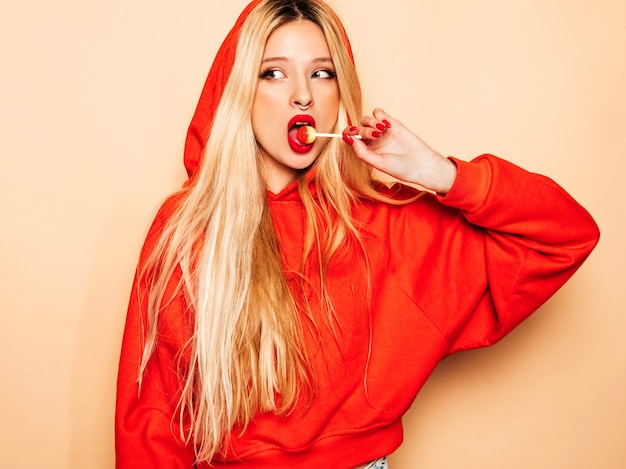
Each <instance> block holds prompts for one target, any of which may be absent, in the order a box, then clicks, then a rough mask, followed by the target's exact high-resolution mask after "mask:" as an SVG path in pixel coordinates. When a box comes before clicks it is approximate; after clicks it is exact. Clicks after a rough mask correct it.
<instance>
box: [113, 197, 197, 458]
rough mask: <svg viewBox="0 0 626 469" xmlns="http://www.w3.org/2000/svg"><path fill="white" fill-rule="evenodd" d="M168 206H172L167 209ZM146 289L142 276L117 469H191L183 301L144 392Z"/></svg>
mask: <svg viewBox="0 0 626 469" xmlns="http://www.w3.org/2000/svg"><path fill="white" fill-rule="evenodd" d="M166 206H167V203H166V205H165V206H164V207H166ZM167 211H168V210H167V208H165V209H164V208H162V209H161V211H160V212H159V213H158V214H157V217H156V218H155V221H154V222H153V224H152V227H151V228H150V230H149V233H148V236H147V238H146V241H145V244H144V247H143V250H142V254H141V257H140V261H139V266H138V268H137V272H140V269H141V267H142V266H143V263H144V262H145V260H146V258H147V256H148V255H149V253H150V251H151V250H152V248H153V246H154V243H155V242H156V239H157V238H158V235H159V234H160V232H161V230H162V227H163V224H164V220H165V219H166V216H165V213H166V212H167ZM145 296H146V289H145V286H143V285H142V283H141V281H140V280H139V275H138V274H136V276H135V281H134V285H133V289H132V293H131V298H130V303H129V307H128V313H127V317H126V325H125V330H124V335H123V339H122V350H121V356H120V363H119V371H118V380H117V402H116V413H115V450H116V467H117V468H120V469H122V468H123V469H130V468H141V469H145V468H153V467H154V468H156V467H167V468H191V467H193V465H194V459H195V455H194V451H193V448H192V447H191V446H190V445H188V446H186V447H185V446H184V445H183V444H182V443H181V439H180V426H179V424H178V419H177V418H176V417H175V415H176V406H177V403H178V399H179V396H180V393H179V390H180V384H179V383H180V380H179V377H178V373H177V372H176V369H177V363H178V353H179V350H180V347H181V344H182V343H184V342H183V341H184V338H183V337H182V334H183V333H184V332H186V331H187V330H188V329H187V327H185V325H184V324H183V322H184V316H183V314H182V313H183V312H184V305H183V304H182V299H177V298H174V299H173V300H172V301H171V302H170V303H169V305H168V308H167V311H166V312H165V313H163V314H164V315H165V316H164V318H162V319H163V320H160V321H159V322H160V325H159V333H158V346H157V347H156V349H155V352H154V355H153V356H152V357H151V359H150V361H149V364H148V367H147V369H146V371H145V374H144V377H143V382H142V386H141V390H140V389H139V386H138V374H139V366H140V363H141V356H142V352H143V346H144V337H145V324H146V308H145V302H144V301H142V298H144V297H145Z"/></svg>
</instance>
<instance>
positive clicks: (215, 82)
mask: <svg viewBox="0 0 626 469" xmlns="http://www.w3.org/2000/svg"><path fill="white" fill-rule="evenodd" d="M263 1H265V0H253V1H252V2H251V3H249V4H248V6H246V8H245V9H244V10H243V11H242V12H241V14H240V15H239V18H237V21H236V22H235V25H234V26H233V28H232V29H231V30H230V32H229V33H228V35H227V36H226V39H224V42H223V43H222V45H221V47H220V48H219V50H218V52H217V54H216V55H215V59H214V61H213V65H212V66H211V69H210V70H209V75H208V76H207V79H206V81H205V83H204V88H203V89H202V93H201V94H200V100H199V102H198V105H197V107H196V111H195V113H194V115H193V118H192V119H191V124H190V125H189V129H188V131H187V139H186V141H185V153H184V163H185V169H186V170H187V175H188V176H189V178H192V177H193V176H194V175H195V174H196V172H197V171H198V168H199V166H200V162H201V160H202V157H203V154H204V148H205V146H206V142H207V140H208V139H209V136H210V135H211V127H212V124H213V118H214V116H215V111H216V110H217V107H218V105H219V103H220V100H221V98H222V94H223V92H224V88H225V86H226V82H227V81H228V78H229V76H230V72H231V70H232V68H233V63H234V61H235V52H236V49H237V39H238V37H239V31H240V30H241V27H242V25H243V24H244V22H245V21H246V19H247V18H248V15H249V14H250V12H251V11H252V10H253V9H254V8H255V7H256V6H257V5H258V4H260V3H262V2H263ZM296 1H297V0H296ZM316 1H318V2H320V3H323V2H321V0H316ZM336 19H337V23H338V24H339V26H340V27H341V30H342V33H343V38H344V41H345V44H346V47H347V49H348V53H349V54H350V57H351V58H352V61H353V62H354V57H353V55H352V49H351V47H350V41H349V39H348V36H347V35H346V32H345V29H344V27H343V25H342V24H341V22H340V21H339V19H338V18H336Z"/></svg>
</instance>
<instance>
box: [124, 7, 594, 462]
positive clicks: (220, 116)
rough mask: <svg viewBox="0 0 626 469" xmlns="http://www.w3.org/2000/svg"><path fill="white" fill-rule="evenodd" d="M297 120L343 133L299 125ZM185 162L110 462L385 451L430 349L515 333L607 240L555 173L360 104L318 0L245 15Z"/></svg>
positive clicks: (309, 457)
mask: <svg viewBox="0 0 626 469" xmlns="http://www.w3.org/2000/svg"><path fill="white" fill-rule="evenodd" d="M305 125H306V126H309V130H311V129H310V128H314V129H315V130H316V131H317V132H338V131H341V130H343V139H340V138H330V137H318V138H317V139H315V140H314V141H312V142H311V141H309V140H308V139H306V138H305V137H303V135H302V133H301V132H299V129H300V128H301V127H303V126H305ZM185 164H186V167H187V170H188V173H189V176H190V179H189V181H188V183H187V184H186V185H185V187H184V188H183V189H182V190H181V191H180V192H178V193H176V194H174V195H173V196H171V197H170V198H169V199H167V201H166V202H165V203H164V204H163V206H162V207H161V209H160V211H159V213H158V215H157V216H156V219H155V221H154V223H153V225H152V227H151V229H150V232H149V234H148V237H147V240H146V243H145V246H144V249H143V251H142V254H141V258H140V261H139V266H138V269H137V276H136V281H135V285H134V288H133V293H132V297H131V301H130V306H129V311H128V317H127V323H126V330H125V334H124V339H123V346H122V354H121V360H120V369H119V379H118V400H117V413H116V449H117V464H118V467H124V468H126V467H141V468H146V467H167V468H170V467H193V466H194V465H196V466H197V467H207V466H226V465H227V466H228V467H233V468H235V467H248V468H267V467H273V468H294V467H340V468H354V467H384V464H385V461H384V457H385V456H386V455H388V454H389V453H391V452H393V451H394V450H395V449H396V448H397V447H398V446H399V445H400V443H401V440H402V427H401V417H402V415H403V414H404V413H405V411H406V410H407V409H408V408H409V406H410V404H411V402H412V401H413V399H414V397H415V395H416V393H417V392H418V391H419V389H420V388H421V386H422V385H423V384H424V382H425V380H426V379H427V377H428V376H429V374H430V373H431V371H432V370H433V369H434V367H435V366H436V365H437V363H438V362H439V361H441V360H442V359H443V358H444V357H446V356H448V355H450V354H452V353H455V352H457V351H460V350H466V349H470V348H476V347H482V346H487V345H490V344H493V343H494V342H496V341H498V340H499V339H501V338H502V337H503V336H505V335H506V334H507V333H508V332H509V331H511V329H513V328H514V327H515V326H516V325H517V324H519V323H520V322H521V321H522V320H523V319H524V318H526V317H527V316H528V315H529V314H531V313H532V312H533V311H535V310H536V309H537V308H538V307H539V306H540V305H541V304H542V303H543V302H544V301H546V300H547V299H548V298H549V297H550V296H551V295H552V294H554V292H556V291H557V290H558V289H559V288H560V287H561V285H563V283H564V282H565V281H567V279H568V278H569V277H570V276H571V275H572V274H573V273H574V272H575V271H576V269H577V268H578V267H579V266H580V265H581V263H582V262H583V261H584V259H585V258H586V257H587V256H588V254H589V253H590V252H591V250H592V249H593V247H594V246H595V244H596V242H597V239H598V230H597V227H596V225H595V223H594V222H593V220H592V218H591V217H590V216H589V214H588V213H587V212H586V211H585V210H584V209H583V208H582V207H580V206H579V205H578V204H577V203H576V202H575V201H574V200H573V199H572V198H571V197H570V196H569V195H568V194H567V193H565V192H564V191H563V189H561V188H560V187H559V186H558V185H557V184H555V183H554V182H553V181H551V180H550V179H548V178H545V177H543V176H539V175H536V174H531V173H528V172H526V171H524V170H522V169H520V168H518V167H516V166H514V165H512V164H510V163H508V162H506V161H504V160H502V159H499V158H497V157H495V156H491V155H482V156H480V157H478V158H476V159H474V160H473V161H471V162H465V161H461V160H459V159H455V158H445V157H443V156H441V155H440V154H438V153H437V152H435V151H434V150H432V149H431V148H429V147H428V146H427V145H426V144H424V143H423V142H422V141H421V140H420V139H419V138H418V137H417V136H416V135H415V134H413V133H412V132H411V131H409V130H408V129H407V128H406V127H405V126H404V125H403V124H402V123H401V122H399V121H397V120H396V119H394V118H393V117H392V116H391V115H389V114H387V113H386V112H384V111H382V110H380V109H378V110H375V111H374V113H373V114H372V115H369V116H363V115H362V111H361V95H360V88H359V83H358V79H357V75H356V72H355V68H354V65H353V62H352V56H351V49H350V45H349V43H348V40H347V38H346V36H345V32H344V30H343V28H342V26H341V24H340V22H339V20H338V19H337V18H336V16H335V14H334V13H333V12H332V11H331V10H330V9H329V7H328V6H327V5H326V4H324V3H323V2H321V1H318V0H256V1H254V2H252V3H251V4H250V5H249V6H248V7H247V8H246V9H245V10H244V12H243V13H242V15H241V17H240V18H239V19H238V21H237V23H236V25H235V27H234V28H233V30H232V31H231V32H230V34H229V35H228V37H227V38H226V40H225V42H224V44H223V46H222V48H221V49H220V51H219V52H218V55H217V57H216V60H215V63H214V65H213V67H212V69H211V72H210V73H209V77H208V79H207V82H206V85H205V88H204V91H203V93H202V96H201V98H200V103H199V105H198V109H197V111H196V114H195V116H194V118H193V121H192V123H191V127H190V130H189V135H188V141H187V145H186V149H185ZM372 168H376V169H377V170H379V171H382V172H383V173H386V174H387V175H389V176H392V177H393V178H395V179H399V180H400V181H404V182H406V183H411V184H417V185H419V186H421V187H423V188H425V189H426V190H425V191H417V190H415V189H412V188H410V187H409V186H407V185H403V184H395V185H392V186H388V185H384V184H382V183H380V182H377V181H376V180H375V179H374V177H373V174H374V172H373V170H372Z"/></svg>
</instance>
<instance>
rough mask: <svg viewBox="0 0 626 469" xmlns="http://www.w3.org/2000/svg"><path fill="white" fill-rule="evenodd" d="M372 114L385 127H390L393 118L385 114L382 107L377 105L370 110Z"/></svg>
mask: <svg viewBox="0 0 626 469" xmlns="http://www.w3.org/2000/svg"><path fill="white" fill-rule="evenodd" d="M372 115H373V116H374V118H375V119H376V120H377V121H378V122H379V123H381V124H383V125H384V126H385V129H389V128H391V122H392V121H393V120H395V119H393V118H392V117H391V116H390V115H389V114H387V113H386V112H385V111H384V110H383V109H381V108H379V107H377V108H376V109H374V110H373V111H372Z"/></svg>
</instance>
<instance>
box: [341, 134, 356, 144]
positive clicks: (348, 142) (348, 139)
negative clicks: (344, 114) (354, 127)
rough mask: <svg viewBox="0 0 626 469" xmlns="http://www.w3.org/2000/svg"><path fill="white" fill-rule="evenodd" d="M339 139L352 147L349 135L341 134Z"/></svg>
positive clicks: (352, 141) (352, 142)
mask: <svg viewBox="0 0 626 469" xmlns="http://www.w3.org/2000/svg"><path fill="white" fill-rule="evenodd" d="M341 137H342V138H343V141H344V142H346V143H347V144H348V145H354V140H353V139H352V137H350V135H347V134H341Z"/></svg>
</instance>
